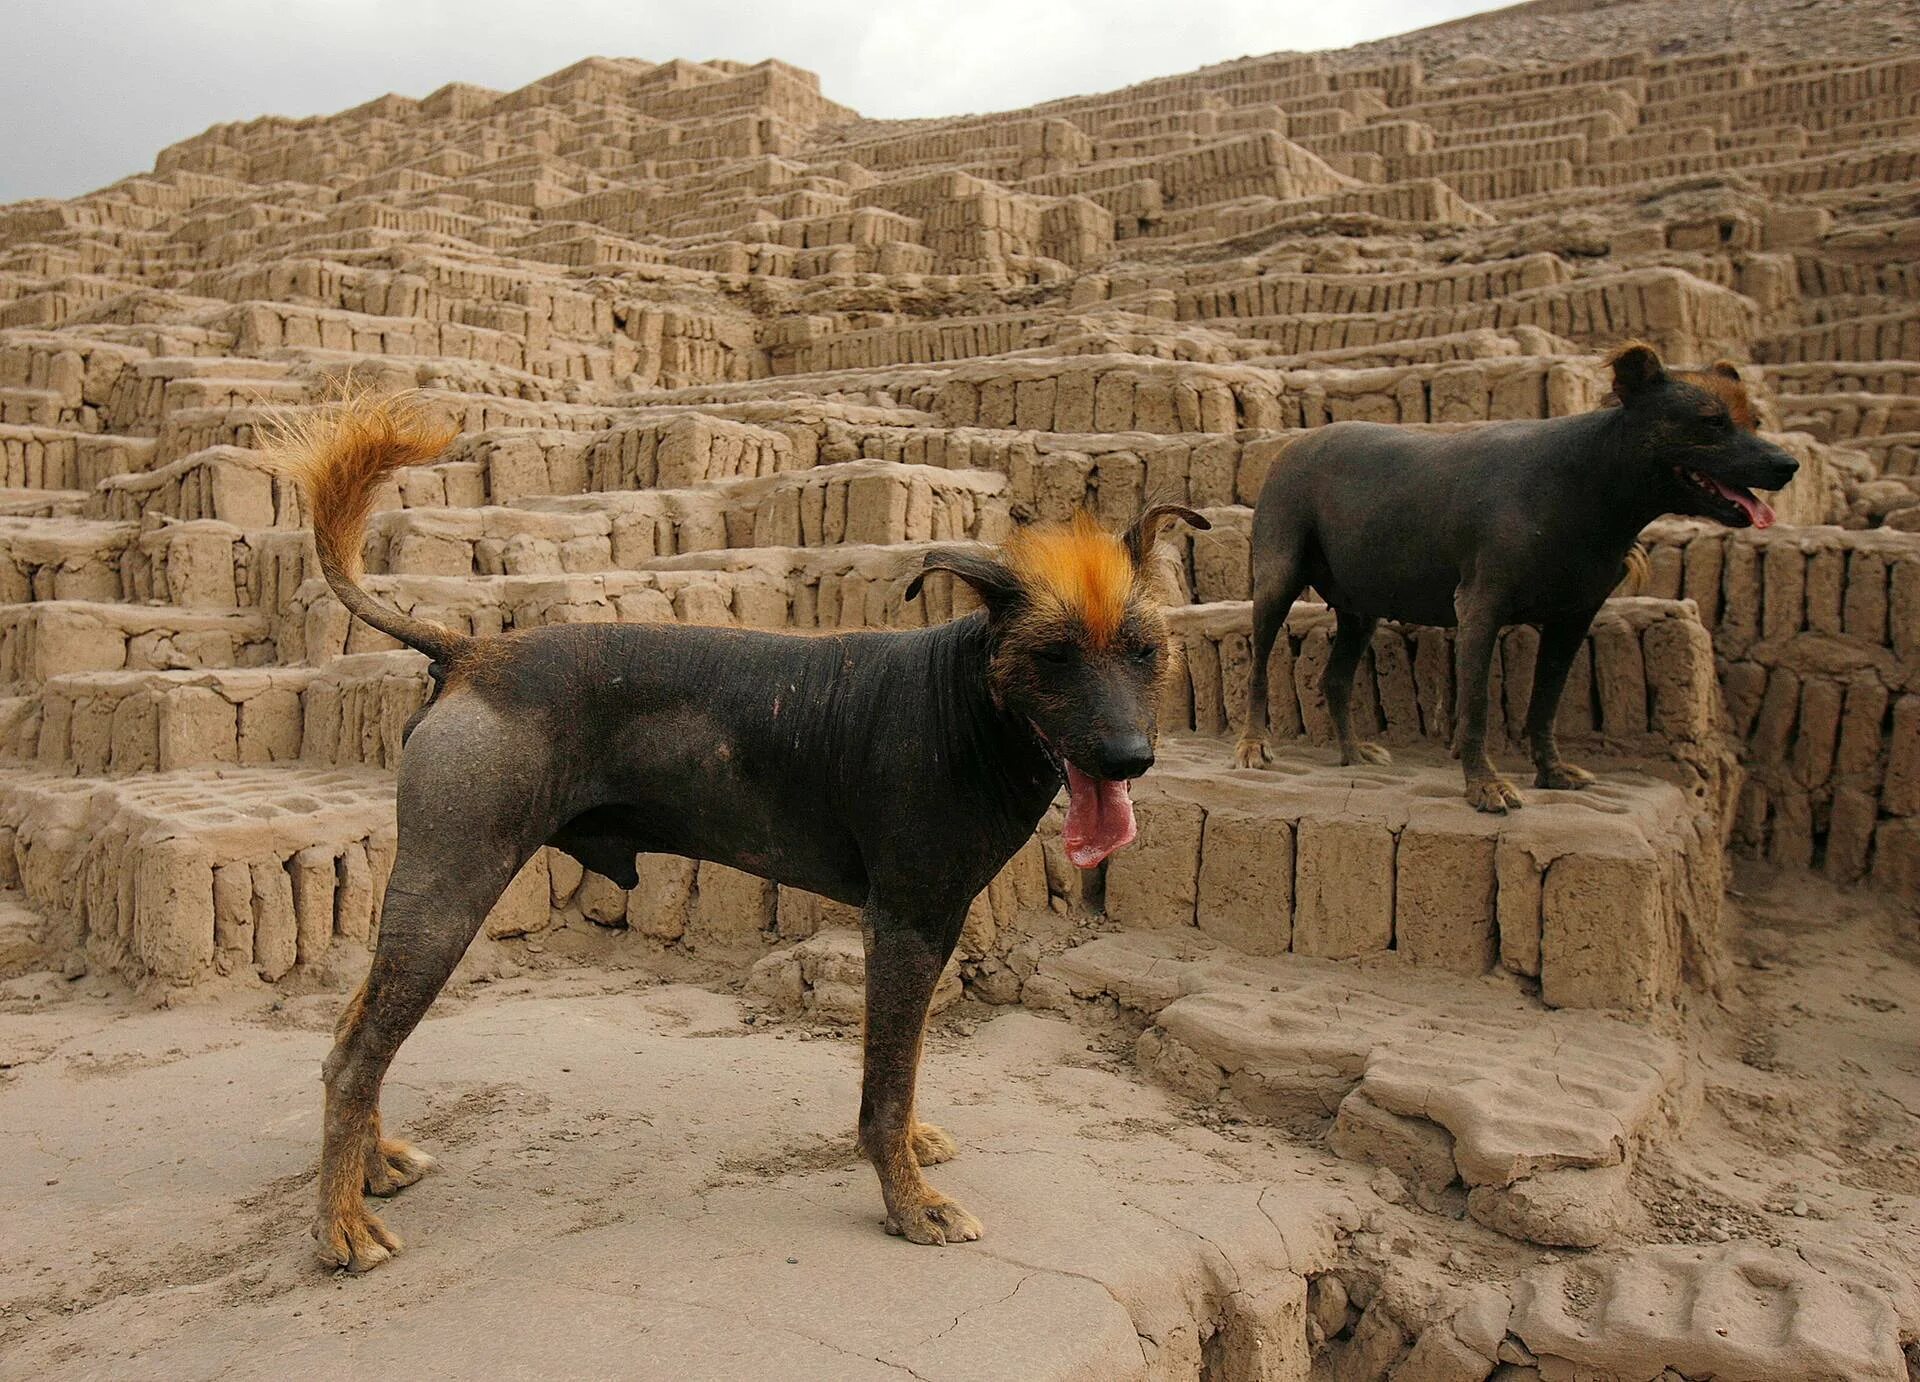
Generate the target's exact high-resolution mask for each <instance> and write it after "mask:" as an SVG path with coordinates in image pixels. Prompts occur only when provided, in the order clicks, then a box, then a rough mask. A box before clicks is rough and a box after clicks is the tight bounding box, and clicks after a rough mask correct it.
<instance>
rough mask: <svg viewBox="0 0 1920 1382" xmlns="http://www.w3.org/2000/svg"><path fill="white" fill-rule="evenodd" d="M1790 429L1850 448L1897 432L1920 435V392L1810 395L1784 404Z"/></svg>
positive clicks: (1792, 397) (1784, 400)
mask: <svg viewBox="0 0 1920 1382" xmlns="http://www.w3.org/2000/svg"><path fill="white" fill-rule="evenodd" d="M1780 411H1781V413H1782V414H1783V416H1784V418H1785V421H1786V425H1787V426H1789V427H1792V428H1794V429H1796V430H1798V431H1803V432H1808V433H1811V434H1812V435H1813V436H1815V437H1818V438H1819V439H1820V440H1822V441H1832V442H1838V443H1841V444H1843V445H1844V444H1846V443H1849V442H1854V441H1864V440H1869V439H1871V438H1873V437H1878V436H1884V435H1886V434H1888V433H1893V432H1920V392H1916V393H1895V394H1889V393H1806V394H1790V395H1788V396H1786V397H1783V398H1782V399H1781V400H1780Z"/></svg>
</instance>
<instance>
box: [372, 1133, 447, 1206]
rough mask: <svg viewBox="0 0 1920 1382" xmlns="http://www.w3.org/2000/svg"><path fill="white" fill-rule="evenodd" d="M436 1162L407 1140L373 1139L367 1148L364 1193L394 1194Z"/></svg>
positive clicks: (415, 1179) (423, 1173) (383, 1195)
mask: <svg viewBox="0 0 1920 1382" xmlns="http://www.w3.org/2000/svg"><path fill="white" fill-rule="evenodd" d="M439 1164H440V1163H439V1162H437V1161H435V1160H434V1159H433V1158H432V1157H430V1156H428V1155H427V1154H426V1153H425V1152H423V1151H421V1150H420V1149H419V1148H418V1147H416V1146H414V1145H413V1144H412V1143H411V1142H402V1141H401V1140H400V1139H399V1138H397V1137H381V1138H376V1139H375V1140H374V1141H373V1142H372V1143H371V1144H369V1145H368V1147H367V1167H366V1184H367V1193H368V1194H369V1195H378V1196H379V1197H380V1198H382V1199H385V1198H387V1197H388V1196H390V1195H397V1194H399V1193H400V1192H401V1191H402V1190H404V1189H406V1188H407V1187H408V1186H409V1185H412V1184H413V1183H414V1182H415V1181H417V1180H419V1179H420V1177H422V1176H424V1175H425V1174H426V1173H427V1172H429V1171H431V1170H432V1169H433V1168H434V1167H435V1166H438V1165H439Z"/></svg>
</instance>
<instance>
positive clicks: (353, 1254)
mask: <svg viewBox="0 0 1920 1382" xmlns="http://www.w3.org/2000/svg"><path fill="white" fill-rule="evenodd" d="M373 1135H374V1134H373V1108H372V1102H371V1101H370V1100H367V1099H364V1098H344V1099H343V1098H341V1097H339V1096H338V1095H336V1094H335V1092H334V1091H333V1089H331V1088H329V1089H328V1090H327V1109H326V1129H325V1142H324V1144H323V1146H322V1149H321V1153H320V1216H319V1218H318V1219H317V1220H315V1222H314V1225H313V1236H314V1240H315V1241H316V1242H317V1243H318V1244H319V1248H318V1252H319V1257H320V1261H321V1262H322V1263H323V1264H324V1265H326V1266H329V1267H345V1268H346V1269H347V1270H348V1271H350V1272H364V1271H369V1270H371V1269H372V1268H374V1267H377V1266H379V1265H380V1264H381V1263H382V1262H385V1261H386V1260H387V1259H388V1258H389V1257H391V1256H393V1254H394V1253H396V1252H398V1251H400V1239H399V1237H398V1235H396V1234H395V1233H393V1232H392V1231H391V1230H389V1229H388V1228H387V1227H386V1225H384V1224H382V1223H381V1222H380V1220H379V1219H378V1218H376V1217H375V1216H374V1215H372V1214H370V1213H368V1211H367V1206H366V1202H365V1201H364V1200H363V1199H362V1198H361V1190H362V1187H363V1185H364V1184H365V1180H366V1173H367V1166H366V1158H367V1155H368V1151H369V1146H370V1143H371V1141H372V1138H373Z"/></svg>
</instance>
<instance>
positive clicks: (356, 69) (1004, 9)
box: [0, 0, 1493, 202]
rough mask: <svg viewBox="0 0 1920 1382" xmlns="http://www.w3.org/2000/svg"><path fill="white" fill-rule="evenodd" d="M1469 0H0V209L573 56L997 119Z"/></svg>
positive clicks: (514, 75)
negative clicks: (761, 72) (222, 137)
mask: <svg viewBox="0 0 1920 1382" xmlns="http://www.w3.org/2000/svg"><path fill="white" fill-rule="evenodd" d="M1492 7H1493V6H1492V5H1491V4H1489V3H1488V0H1334V2H1333V3H1303V2H1302V0H811V2H809V3H787V4H778V3H741V2H740V0H732V2H731V3H730V2H729V0H679V2H678V3H674V4H662V3H658V0H546V3H532V0H0V55H3V60H0V74H4V75H3V76H0V202H8V201H15V200H18V199H20V198H23V197H36V196H38V197H70V196H75V195H77V194H79V193H81V192H85V191H89V190H91V189H93V188H96V187H100V186H103V185H105V184H106V183H109V182H113V181H115V180H116V179H119V178H122V177H125V176H127V175H128V174H130V173H136V172H142V171H144V170H146V169H149V168H151V167H152V166H153V156H154V154H155V153H157V152H158V151H159V150H160V149H162V148H164V147H165V146H166V145H168V144H171V143H174V142H176V141H178V140H181V139H184V138H186V137H187V136H189V135H193V134H198V133H199V132H200V131H201V130H203V129H205V128H206V127H207V126H208V125H212V124H216V123H219V122H221V121H226V120H247V119H251V118H253V117H254V116H257V115H265V114H277V115H314V114H324V113H330V112H332V111H336V110H343V109H345V108H347V107H348V106H353V105H358V104H359V103H360V102H362V101H365V100H369V99H371V98H372V97H375V96H379V95H382V94H384V93H386V92H389V91H397V92H399V93H401V94H402V95H407V96H424V95H426V94H427V93H428V92H429V91H432V90H433V89H434V88H435V87H438V86H440V85H442V84H443V83H446V82H449V81H467V82H475V83H478V84H479V85H481V86H490V87H494V88H497V89H499V90H503V91H505V90H511V89H512V88H514V87H517V86H524V85H525V84H526V83H527V82H529V81H532V80H533V79H534V78H536V77H541V76H544V75H546V74H547V73H549V72H552V71H555V70H556V69H558V68H561V67H565V66H566V65H567V64H569V63H571V62H575V61H577V60H579V59H580V58H583V57H587V56H590V55H594V54H598V55H601V56H606V57H638V58H646V59H649V60H651V61H656V62H658V61H663V60H665V59H667V58H675V57H681V58H693V59H702V58H734V59H737V60H739V61H742V62H758V61H760V60H761V59H762V58H769V57H774V58H781V59H783V60H785V61H787V62H791V63H794V64H796V65H798V66H800V67H805V68H809V69H811V70H812V71H815V72H818V73H819V74H820V84H821V89H822V90H823V91H824V92H825V93H826V95H827V96H829V97H831V98H832V99H834V100H836V101H839V102H841V103H842V104H845V105H850V106H853V107H855V108H856V109H858V110H859V111H860V112H861V113H862V114H865V115H874V116H914V115H958V114H963V113H966V112H969V111H987V110H1004V109H1008V108H1010V107H1015V106H1023V105H1028V104H1031V103H1032V102H1035V101H1044V100H1050V99H1052V98H1054V97H1056V96H1071V95H1076V94H1079V93H1082V92H1088V91H1100V90H1104V89H1106V88H1109V87H1116V86H1124V85H1126V84H1127V83H1129V82H1136V81H1141V80H1143V79H1145V78H1148V77H1156V76H1163V75H1166V74H1168V73H1173V72H1181V71H1185V70H1187V69H1189V68H1193V67H1199V66H1201V65H1203V64H1205V63H1209V62H1219V61H1221V60H1223V59H1227V58H1234V57H1240V56H1243V55H1247V54H1253V53H1269V52H1273V51H1275V50H1277V49H1283V48H1290V49H1298V50H1309V49H1316V48H1338V47H1345V46H1346V45H1348V44H1351V43H1359V42H1363V41H1365V40H1367V39H1370V38H1381V37H1384V36H1386V35H1388V34H1395V33H1400V32H1403V31H1405V30H1407V29H1417V28H1422V27H1424V26H1426V25H1428V24H1434V23H1438V22H1440V21H1441V20H1444V19H1452V18H1455V17H1457V16H1459V15H1463V14H1470V13H1473V12H1474V11H1476V10H1484V9H1489V8H1492Z"/></svg>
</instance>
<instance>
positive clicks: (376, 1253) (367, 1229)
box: [313, 1205, 400, 1275]
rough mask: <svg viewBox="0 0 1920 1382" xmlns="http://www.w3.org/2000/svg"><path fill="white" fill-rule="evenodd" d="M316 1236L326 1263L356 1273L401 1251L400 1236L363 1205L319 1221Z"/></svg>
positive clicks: (320, 1253)
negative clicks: (368, 1211)
mask: <svg viewBox="0 0 1920 1382" xmlns="http://www.w3.org/2000/svg"><path fill="white" fill-rule="evenodd" d="M313 1237H314V1241H315V1242H317V1243H318V1244H319V1248H318V1254H319V1258H320V1262H321V1265H322V1266H326V1267H345V1268H346V1269H347V1270H348V1271H350V1272H352V1273H354V1274H355V1275H358V1274H359V1273H361V1272H370V1271H372V1270H373V1269H374V1268H375V1267H377V1266H379V1265H380V1264H381V1263H382V1262H385V1261H386V1260H387V1259H388V1258H389V1257H392V1256H393V1255H394V1254H395V1253H396V1252H399V1251H400V1235H399V1234H397V1233H395V1232H394V1231H393V1230H392V1229H390V1228H388V1227H387V1226H386V1225H385V1224H383V1223H381V1222H380V1220H379V1219H378V1218H376V1217H375V1216H374V1215H372V1214H369V1213H367V1211H366V1208H365V1207H364V1206H362V1205H355V1206H354V1207H353V1208H352V1209H350V1210H346V1211H343V1212H338V1213H335V1214H333V1215H331V1216H329V1217H324V1218H321V1219H319V1220H316V1221H315V1223H314V1225H313Z"/></svg>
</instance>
